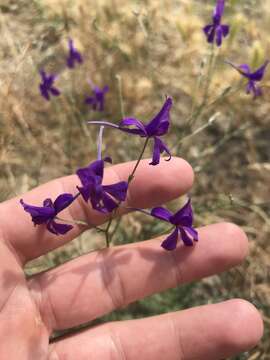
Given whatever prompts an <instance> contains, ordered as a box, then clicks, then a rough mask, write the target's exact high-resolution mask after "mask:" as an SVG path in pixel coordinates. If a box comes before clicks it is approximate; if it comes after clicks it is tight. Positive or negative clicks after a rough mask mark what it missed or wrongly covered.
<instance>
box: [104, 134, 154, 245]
mask: <svg viewBox="0 0 270 360" xmlns="http://www.w3.org/2000/svg"><path fill="white" fill-rule="evenodd" d="M149 139H150V138H149V137H147V138H146V139H145V142H144V145H143V148H142V151H141V153H140V155H139V158H138V160H137V162H136V164H135V166H134V168H133V170H132V172H131V174H130V175H129V177H128V185H129V184H130V183H131V181H132V180H133V179H134V175H135V172H136V170H137V168H138V166H139V164H140V162H141V160H142V157H143V154H144V152H145V149H146V147H147V144H148V141H149ZM120 204H121V201H119V203H118V205H117V207H116V208H115V209H114V211H113V213H112V214H111V217H110V219H109V222H108V225H107V227H106V229H105V231H104V232H105V235H106V246H107V248H108V247H110V241H111V236H110V227H111V225H112V222H113V218H114V217H115V214H116V211H117V209H118V208H119V206H120ZM118 226H119V224H118ZM114 233H115V232H113V234H114Z"/></svg>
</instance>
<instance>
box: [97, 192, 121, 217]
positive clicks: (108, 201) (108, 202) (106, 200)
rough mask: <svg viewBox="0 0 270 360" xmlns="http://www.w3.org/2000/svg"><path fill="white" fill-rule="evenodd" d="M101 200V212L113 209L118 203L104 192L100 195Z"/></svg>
mask: <svg viewBox="0 0 270 360" xmlns="http://www.w3.org/2000/svg"><path fill="white" fill-rule="evenodd" d="M102 201H103V205H104V207H102V208H101V211H103V212H109V213H110V212H112V211H113V210H114V209H116V208H117V206H118V204H117V203H116V201H114V200H113V199H112V198H111V197H110V196H109V195H107V194H106V193H105V192H104V193H103V195H102Z"/></svg>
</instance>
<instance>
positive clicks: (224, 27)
mask: <svg viewBox="0 0 270 360" xmlns="http://www.w3.org/2000/svg"><path fill="white" fill-rule="evenodd" d="M220 27H221V29H222V34H223V37H226V36H228V35H229V32H230V26H229V25H220Z"/></svg>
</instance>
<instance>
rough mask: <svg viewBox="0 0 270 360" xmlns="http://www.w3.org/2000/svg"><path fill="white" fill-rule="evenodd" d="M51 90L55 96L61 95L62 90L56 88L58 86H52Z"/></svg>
mask: <svg viewBox="0 0 270 360" xmlns="http://www.w3.org/2000/svg"><path fill="white" fill-rule="evenodd" d="M50 92H51V94H52V95H53V96H59V95H61V92H60V90H58V89H56V87H54V86H52V87H51V88H50Z"/></svg>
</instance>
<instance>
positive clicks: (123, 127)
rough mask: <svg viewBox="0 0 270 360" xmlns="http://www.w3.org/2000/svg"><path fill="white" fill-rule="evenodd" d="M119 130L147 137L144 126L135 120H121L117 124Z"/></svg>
mask: <svg viewBox="0 0 270 360" xmlns="http://www.w3.org/2000/svg"><path fill="white" fill-rule="evenodd" d="M126 126H135V128H136V129H129V128H126ZM119 129H120V130H122V131H125V132H127V133H130V134H135V135H139V136H142V137H146V136H147V133H146V130H145V126H144V124H143V123H142V122H141V121H140V120H137V119H135V118H125V119H123V120H121V121H120V123H119Z"/></svg>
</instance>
